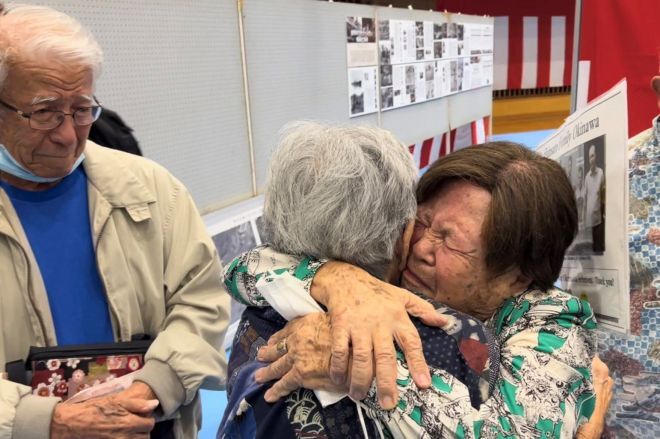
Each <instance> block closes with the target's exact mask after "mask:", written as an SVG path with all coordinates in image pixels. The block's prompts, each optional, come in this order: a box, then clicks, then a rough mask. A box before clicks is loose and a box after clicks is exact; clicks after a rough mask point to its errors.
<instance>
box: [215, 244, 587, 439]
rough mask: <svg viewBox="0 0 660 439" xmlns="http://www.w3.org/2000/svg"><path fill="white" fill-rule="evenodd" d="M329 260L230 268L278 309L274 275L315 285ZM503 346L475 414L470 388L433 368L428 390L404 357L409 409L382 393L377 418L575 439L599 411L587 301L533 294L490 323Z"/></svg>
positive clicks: (252, 258) (442, 431) (262, 261)
mask: <svg viewBox="0 0 660 439" xmlns="http://www.w3.org/2000/svg"><path fill="white" fill-rule="evenodd" d="M322 264H323V261H319V260H316V259H314V258H309V257H308V258H303V259H300V258H297V257H294V256H289V255H284V254H281V253H278V252H276V251H274V250H273V249H271V248H269V247H267V246H263V247H259V248H257V249H255V250H252V251H250V252H247V253H244V254H243V255H241V256H239V257H238V258H236V259H235V260H234V261H232V263H231V264H230V265H229V266H228V267H227V268H226V271H225V285H226V287H227V289H228V291H229V292H230V293H231V295H232V296H233V297H234V298H235V299H236V300H238V301H239V302H241V303H244V304H247V305H251V306H268V303H267V302H266V301H265V300H264V298H263V297H262V296H261V295H260V294H259V292H258V291H257V288H256V286H255V284H256V281H257V280H259V279H260V278H261V277H262V276H268V273H269V272H274V273H277V274H282V273H288V274H290V275H291V276H294V277H296V278H298V279H300V280H302V281H303V282H304V285H305V287H306V288H307V290H308V291H309V288H310V287H311V281H312V279H313V277H314V274H315V273H316V271H317V270H318V269H319V268H320V267H321V266H322ZM485 324H486V326H487V327H488V328H489V329H490V330H491V331H492V333H493V334H494V335H495V337H496V338H497V341H498V342H499V345H500V361H501V363H500V366H499V377H498V378H497V381H496V385H495V388H494V390H493V392H492V394H491V395H490V397H489V398H488V399H487V400H486V401H485V402H484V403H483V404H481V405H480V407H479V408H475V407H473V405H472V404H471V403H470V396H469V392H468V389H467V387H466V386H465V384H463V383H462V382H460V381H459V380H457V379H456V378H455V377H453V376H452V375H450V374H449V373H447V372H445V371H443V370H438V369H434V368H431V375H432V383H433V390H432V391H429V390H422V389H418V388H417V387H416V385H415V383H414V381H413V380H412V379H411V377H410V374H409V373H408V369H407V367H406V364H405V358H404V357H403V356H402V355H399V356H398V358H397V363H398V372H399V373H398V377H397V378H398V379H397V385H398V387H399V395H400V397H399V402H398V405H397V407H396V408H395V409H393V410H389V411H388V410H383V409H381V408H380V406H379V405H378V399H377V397H376V387H375V385H373V386H372V388H371V390H370V392H369V394H368V396H367V399H366V400H365V401H364V403H365V405H366V406H367V407H368V410H367V411H366V413H367V415H368V416H369V417H370V418H372V419H374V420H377V421H379V423H380V424H381V425H384V426H385V427H386V429H385V430H386V433H387V434H388V435H389V436H390V437H393V438H410V437H418V438H429V439H430V438H444V437H457V438H498V439H499V438H539V437H543V438H573V437H574V435H575V432H576V430H577V428H578V426H579V425H581V424H582V423H584V422H586V421H587V420H589V418H590V417H591V415H592V413H593V410H594V406H595V395H594V392H593V387H592V383H591V375H590V368H591V361H592V359H593V356H594V353H595V347H596V346H595V344H596V339H595V333H594V329H596V320H595V318H594V314H593V311H592V309H591V307H590V306H589V304H588V303H587V302H586V301H583V300H580V299H578V298H576V297H574V296H572V295H570V294H568V293H566V292H564V291H562V290H559V289H551V290H548V291H542V290H539V289H536V288H534V287H530V288H529V289H527V290H526V291H524V292H522V293H520V294H519V295H517V296H516V297H512V298H510V299H508V300H507V301H505V302H504V303H503V304H502V305H501V306H500V308H499V309H498V310H497V312H496V313H495V314H494V315H493V316H492V317H491V318H490V319H489V320H488V321H486V322H485Z"/></svg>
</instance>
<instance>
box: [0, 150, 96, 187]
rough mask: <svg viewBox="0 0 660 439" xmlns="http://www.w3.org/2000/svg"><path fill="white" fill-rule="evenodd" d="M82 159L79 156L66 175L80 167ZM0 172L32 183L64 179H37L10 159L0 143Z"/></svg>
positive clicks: (36, 176) (37, 177) (81, 156)
mask: <svg viewBox="0 0 660 439" xmlns="http://www.w3.org/2000/svg"><path fill="white" fill-rule="evenodd" d="M84 159H85V154H80V157H78V159H77V160H76V162H75V163H74V164H73V166H72V167H71V170H70V171H69V173H68V174H67V175H69V174H71V173H72V172H73V171H75V170H76V168H77V167H78V166H80V164H81V163H82V161H83V160H84ZM0 171H2V172H6V173H7V174H11V175H13V176H14V177H17V178H20V179H21V180H27V181H32V182H34V183H52V182H55V181H58V180H61V179H62V178H64V177H66V175H65V176H62V177H55V178H48V177H39V176H38V175H34V174H33V173H32V172H30V171H28V170H27V169H25V168H24V167H23V166H21V165H20V164H19V163H18V162H17V161H16V159H14V157H12V156H11V154H9V151H7V148H5V145H3V144H1V143H0Z"/></svg>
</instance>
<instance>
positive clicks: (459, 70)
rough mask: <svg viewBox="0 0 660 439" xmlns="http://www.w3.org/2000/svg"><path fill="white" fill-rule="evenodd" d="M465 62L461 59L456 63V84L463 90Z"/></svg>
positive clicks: (459, 89)
mask: <svg viewBox="0 0 660 439" xmlns="http://www.w3.org/2000/svg"><path fill="white" fill-rule="evenodd" d="M464 68H465V66H464V64H463V60H462V59H459V60H458V62H457V63H456V85H457V86H458V91H461V90H463V73H464Z"/></svg>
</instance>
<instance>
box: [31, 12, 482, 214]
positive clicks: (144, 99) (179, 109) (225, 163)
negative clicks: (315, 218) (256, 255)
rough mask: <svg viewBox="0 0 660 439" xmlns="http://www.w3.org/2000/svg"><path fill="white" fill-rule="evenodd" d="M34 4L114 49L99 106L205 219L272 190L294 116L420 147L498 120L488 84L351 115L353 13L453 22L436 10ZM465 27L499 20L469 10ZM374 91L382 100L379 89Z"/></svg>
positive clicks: (106, 48)
mask: <svg viewBox="0 0 660 439" xmlns="http://www.w3.org/2000/svg"><path fill="white" fill-rule="evenodd" d="M32 3H36V4H44V5H48V6H52V7H54V8H56V9H59V10H61V11H63V12H65V13H68V14H70V15H72V16H74V17H76V18H78V19H79V20H80V21H81V22H82V23H83V24H84V25H86V26H87V27H88V28H89V29H90V30H91V31H92V32H93V33H94V35H95V36H96V37H97V39H98V40H99V42H100V44H101V46H102V47H103V49H104V52H105V63H104V66H103V74H102V76H101V77H100V79H99V81H98V84H97V90H96V93H97V95H98V97H99V99H100V100H101V102H102V103H103V104H104V105H106V106H107V107H108V108H110V109H112V110H115V111H117V112H118V113H119V114H120V115H121V117H122V118H123V119H124V120H125V121H126V123H127V124H128V125H129V126H131V127H132V128H134V130H135V131H134V134H135V136H136V137H137V139H138V140H139V142H140V146H141V147H142V150H143V152H144V154H145V156H146V157H148V158H151V159H153V160H155V161H156V162H158V163H160V164H161V165H163V166H165V167H166V168H167V169H169V170H170V171H171V172H172V173H173V174H174V175H175V176H177V177H178V178H179V179H180V180H182V182H183V183H184V184H185V185H186V187H187V188H188V189H189V190H190V192H191V194H192V196H193V198H194V200H195V202H196V204H197V206H198V208H199V209H200V211H201V212H202V213H209V212H213V211H215V210H218V209H220V208H223V207H226V206H230V205H232V204H235V203H236V202H238V201H240V200H243V199H247V198H250V197H253V196H254V195H255V194H254V192H253V190H252V184H251V180H252V175H253V174H256V181H257V186H258V189H259V190H260V189H261V188H262V187H263V184H264V182H265V178H266V168H267V165H268V162H269V159H270V155H271V151H272V148H273V147H274V145H275V144H276V140H277V133H278V131H279V130H280V128H281V127H282V126H283V125H284V124H285V123H287V122H289V121H292V120H297V119H315V120H322V121H332V122H342V123H359V124H373V125H379V126H381V127H383V128H385V129H388V130H390V131H392V132H393V133H394V134H395V135H396V136H397V137H398V138H399V139H400V140H402V141H403V142H404V143H406V144H414V143H416V142H419V141H420V140H421V139H426V138H429V137H433V136H436V135H438V134H439V133H446V132H448V131H449V130H450V129H452V128H455V127H457V126H461V125H464V124H466V123H469V122H471V121H473V120H477V119H479V118H481V117H484V116H488V115H489V114H490V113H491V107H492V97H491V92H492V90H491V89H492V87H491V86H486V87H482V88H478V89H475V90H470V91H467V92H464V93H458V94H454V95H451V96H448V97H443V98H440V99H432V100H426V101H424V102H421V103H418V102H416V103H415V105H408V106H405V107H401V108H396V109H391V110H390V111H385V112H381V111H380V109H379V111H378V112H376V113H372V114H365V115H361V116H358V117H355V118H349V114H348V113H349V111H348V110H349V109H350V106H349V97H348V94H347V90H348V89H349V81H348V76H347V66H348V60H347V53H346V44H347V38H346V17H373V18H374V20H375V21H374V22H373V23H377V22H378V21H377V20H383V21H384V22H386V21H387V22H392V21H395V22H404V21H410V22H435V23H440V24H442V23H443V22H448V20H447V19H446V17H447V16H445V14H442V13H438V12H429V11H414V10H408V9H396V8H382V7H374V6H365V5H355V4H347V3H338V2H337V3H330V2H320V1H313V2H312V1H308V0H279V1H277V2H273V1H272V0H250V1H247V2H238V1H237V0H215V1H211V0H198V1H195V2H192V3H190V2H181V1H177V0H153V1H149V2H132V1H127V0H122V1H117V2H107V1H103V0H35V1H34V2H32ZM239 3H242V5H243V9H242V11H243V14H242V18H243V24H244V33H243V34H244V37H245V45H244V48H245V51H244V54H245V59H246V74H247V89H248V90H249V94H250V99H249V105H248V99H246V95H245V92H244V91H245V88H244V81H243V80H244V71H243V68H242V51H241V39H240V35H241V33H240V30H239V14H238V10H239V9H238V5H239ZM443 20H444V21H443ZM461 22H462V23H465V25H467V24H469V23H481V24H488V23H490V24H492V19H490V18H484V17H472V16H465V15H464V16H461ZM468 27H469V26H468ZM447 29H448V30H447V31H448V32H449V28H447ZM465 29H466V28H465V27H464V32H465ZM434 30H435V29H434ZM429 32H430V31H429ZM457 32H458V28H457ZM425 35H426V34H425ZM428 35H429V36H435V35H432V33H429V34H428ZM429 38H430V37H429ZM427 39H428V38H427ZM424 41H426V40H424ZM429 41H430V40H429ZM433 41H434V42H435V41H436V40H433ZM438 41H440V40H438ZM373 44H374V45H377V43H376V42H374V43H373ZM425 44H426V43H425ZM425 47H426V46H425ZM457 47H458V46H457ZM457 50H458V49H457ZM426 51H430V46H429V47H428V48H427V49H425V56H426ZM434 67H435V66H434ZM457 68H458V67H457ZM424 72H425V71H424ZM379 73H380V72H376V75H378V74H379ZM416 73H417V72H416ZM434 73H435V72H434ZM425 74H426V72H425ZM426 78H428V76H425V79H426ZM425 86H426V83H425ZM434 87H435V85H434ZM428 89H429V87H426V90H428ZM372 92H373V93H372V102H373V100H374V99H373V98H375V99H376V100H379V99H380V90H374V89H372ZM424 94H425V93H424ZM365 113H366V111H365ZM248 114H249V115H250V116H249V118H248ZM248 121H250V122H251V131H250V124H249V123H248ZM250 132H251V134H252V139H253V143H252V144H253V145H254V153H255V166H254V167H253V166H252V164H251V160H250V148H249V145H250V136H249V133H250Z"/></svg>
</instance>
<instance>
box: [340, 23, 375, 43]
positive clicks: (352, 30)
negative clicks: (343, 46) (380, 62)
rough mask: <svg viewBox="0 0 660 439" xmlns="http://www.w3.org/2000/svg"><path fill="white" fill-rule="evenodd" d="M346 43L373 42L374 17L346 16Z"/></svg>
mask: <svg viewBox="0 0 660 439" xmlns="http://www.w3.org/2000/svg"><path fill="white" fill-rule="evenodd" d="M346 42H347V43H375V42H376V32H375V28H374V19H373V18H370V17H346Z"/></svg>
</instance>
